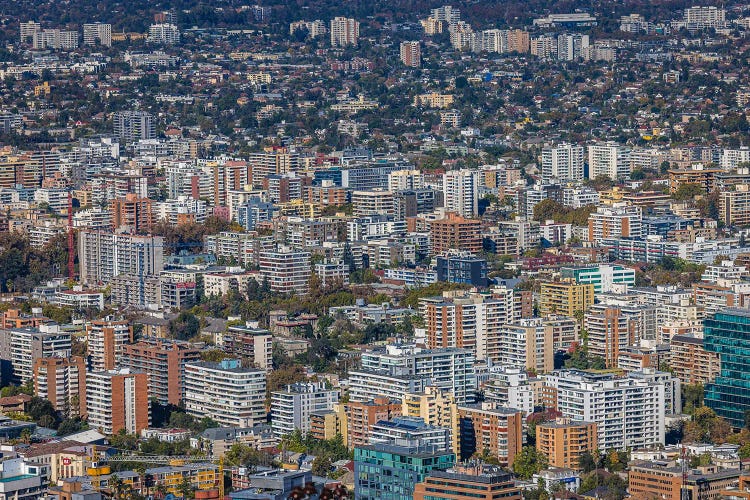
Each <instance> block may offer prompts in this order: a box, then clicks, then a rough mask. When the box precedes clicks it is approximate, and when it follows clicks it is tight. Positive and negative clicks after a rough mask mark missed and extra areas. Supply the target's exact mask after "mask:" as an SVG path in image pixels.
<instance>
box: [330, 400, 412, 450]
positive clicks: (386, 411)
mask: <svg viewBox="0 0 750 500" xmlns="http://www.w3.org/2000/svg"><path fill="white" fill-rule="evenodd" d="M339 406H343V407H342V408H340V410H342V411H338V412H337V414H338V415H340V417H343V418H341V420H342V422H341V430H342V431H343V432H342V436H344V441H345V442H346V445H347V446H348V447H349V449H352V448H355V447H357V446H364V445H368V444H370V432H371V431H372V426H373V425H375V424H376V423H377V422H380V421H383V420H391V419H393V418H395V417H398V416H400V415H401V410H402V404H401V402H400V400H398V399H389V398H384V397H375V398H373V399H371V400H369V401H363V402H357V401H350V402H348V403H345V404H344V403H340V404H339Z"/></svg>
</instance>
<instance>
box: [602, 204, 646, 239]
mask: <svg viewBox="0 0 750 500" xmlns="http://www.w3.org/2000/svg"><path fill="white" fill-rule="evenodd" d="M642 222H643V216H642V213H641V208H640V207H634V206H627V205H625V204H615V205H612V206H600V207H597V209H596V212H593V213H592V214H591V215H589V241H593V242H596V243H599V242H601V240H602V239H604V238H636V239H637V238H640V237H641V236H642V234H643V230H642Z"/></svg>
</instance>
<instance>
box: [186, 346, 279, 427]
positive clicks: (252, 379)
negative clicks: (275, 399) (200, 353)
mask: <svg viewBox="0 0 750 500" xmlns="http://www.w3.org/2000/svg"><path fill="white" fill-rule="evenodd" d="M265 399H266V373H265V372H264V371H262V370H254V369H247V368H242V367H241V366H240V361H239V360H238V359H225V360H223V361H220V362H218V363H213V362H196V363H187V364H186V365H185V409H186V410H187V412H188V413H189V414H191V415H193V416H195V417H197V418H203V417H210V418H212V419H213V420H215V421H216V422H218V423H219V424H221V425H225V426H234V427H253V426H255V425H259V424H262V423H264V422H265V421H266V409H265Z"/></svg>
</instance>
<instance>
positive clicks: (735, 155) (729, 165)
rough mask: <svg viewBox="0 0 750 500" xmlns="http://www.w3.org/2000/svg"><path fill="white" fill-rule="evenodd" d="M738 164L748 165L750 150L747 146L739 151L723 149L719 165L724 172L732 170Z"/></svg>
mask: <svg viewBox="0 0 750 500" xmlns="http://www.w3.org/2000/svg"><path fill="white" fill-rule="evenodd" d="M740 163H750V148H748V147H747V146H745V147H742V148H739V149H723V150H722V151H721V159H720V160H719V165H720V166H721V168H723V169H724V170H734V169H736V168H737V167H739V165H740Z"/></svg>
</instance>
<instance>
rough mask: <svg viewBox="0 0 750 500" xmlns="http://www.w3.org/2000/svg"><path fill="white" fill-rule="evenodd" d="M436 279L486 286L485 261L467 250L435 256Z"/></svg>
mask: <svg viewBox="0 0 750 500" xmlns="http://www.w3.org/2000/svg"><path fill="white" fill-rule="evenodd" d="M436 267H437V269H436V270H437V279H438V281H447V282H449V283H465V284H467V285H472V286H476V287H486V286H487V284H488V280H487V261H486V260H485V259H482V258H480V257H475V256H474V255H472V254H470V253H468V252H448V253H446V254H445V255H439V256H438V257H437V266H436Z"/></svg>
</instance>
